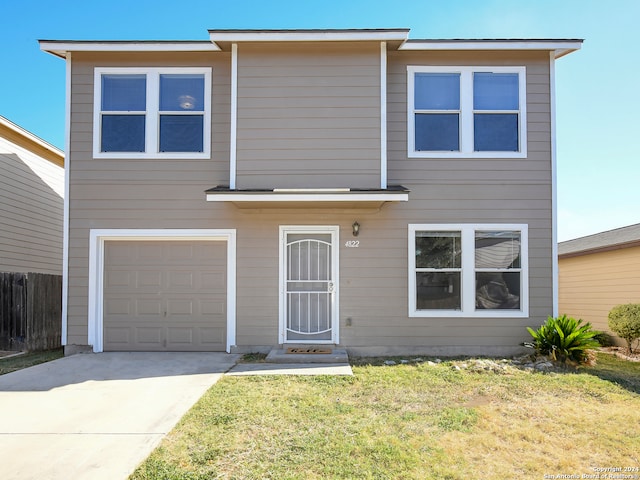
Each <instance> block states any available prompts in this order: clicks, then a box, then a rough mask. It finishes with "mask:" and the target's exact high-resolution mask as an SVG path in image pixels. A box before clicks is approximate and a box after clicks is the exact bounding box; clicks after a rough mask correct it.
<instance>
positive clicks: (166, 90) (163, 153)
mask: <svg viewBox="0 0 640 480" xmlns="http://www.w3.org/2000/svg"><path fill="white" fill-rule="evenodd" d="M94 91H95V98H94V136H93V143H94V145H93V152H94V157H96V158H209V156H210V138H211V120H210V119H211V112H210V105H211V69H210V68H142V69H140V68H96V69H95V90H94Z"/></svg>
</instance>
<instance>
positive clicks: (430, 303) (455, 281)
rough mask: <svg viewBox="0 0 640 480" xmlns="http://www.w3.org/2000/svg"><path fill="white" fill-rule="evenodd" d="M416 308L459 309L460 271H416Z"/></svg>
mask: <svg viewBox="0 0 640 480" xmlns="http://www.w3.org/2000/svg"><path fill="white" fill-rule="evenodd" d="M416 307H417V309H418V310H460V308H461V303H460V272H418V273H416Z"/></svg>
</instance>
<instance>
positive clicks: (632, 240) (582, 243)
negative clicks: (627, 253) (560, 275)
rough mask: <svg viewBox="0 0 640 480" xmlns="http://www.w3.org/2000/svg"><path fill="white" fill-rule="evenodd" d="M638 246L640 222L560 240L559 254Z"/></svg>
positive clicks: (581, 253)
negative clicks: (572, 238) (564, 240)
mask: <svg viewBox="0 0 640 480" xmlns="http://www.w3.org/2000/svg"><path fill="white" fill-rule="evenodd" d="M636 246H640V223H637V224H635V225H629V226H628V227H622V228H616V229H614V230H608V231H606V232H600V233H596V234H594V235H588V236H586V237H580V238H576V239H574V240H567V241H566V242H560V243H559V244H558V256H559V257H573V256H578V255H586V254H588V253H597V252H604V251H607V250H617V249H620V248H629V247H636Z"/></svg>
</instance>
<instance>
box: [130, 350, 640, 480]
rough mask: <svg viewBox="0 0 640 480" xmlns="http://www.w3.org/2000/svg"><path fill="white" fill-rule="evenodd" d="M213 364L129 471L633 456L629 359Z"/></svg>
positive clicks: (428, 469) (260, 475)
mask: <svg viewBox="0 0 640 480" xmlns="http://www.w3.org/2000/svg"><path fill="white" fill-rule="evenodd" d="M357 363H358V364H357V365H354V367H353V368H354V373H355V376H353V377H340V376H316V377H309V376H247V377H224V378H223V379H221V380H220V381H219V382H218V383H217V384H216V385H214V386H213V387H212V388H211V389H210V390H209V391H208V392H207V393H206V394H205V395H204V396H203V397H202V399H201V400H200V401H199V402H198V403H197V404H196V405H195V406H194V407H193V408H192V409H191V410H190V412H189V413H188V414H187V415H186V416H185V417H184V418H183V419H182V421H181V422H180V423H179V425H178V426H177V427H176V428H175V429H174V431H173V432H171V434H170V435H168V436H167V438H166V439H165V440H164V441H163V442H162V444H161V445H160V446H159V447H158V448H157V449H156V450H155V451H154V452H153V453H152V455H151V456H150V457H149V458H148V459H147V460H146V461H145V462H144V463H143V464H142V465H141V466H140V467H139V468H138V469H137V470H136V472H134V474H133V475H132V477H131V478H132V479H135V480H141V479H149V480H151V479H153V480H158V479H199V480H200V479H202V480H203V479H215V478H224V479H300V478H304V479H346V478H349V479H485V478H543V477H544V475H545V474H546V475H556V474H577V475H579V476H580V475H581V474H583V473H593V468H594V467H617V466H622V467H624V466H626V467H637V466H640V453H639V452H640V431H639V430H638V425H639V424H640V364H639V363H631V362H624V361H621V360H619V359H616V358H614V357H611V356H607V355H602V354H601V355H599V358H598V364H597V365H596V366H595V367H585V368H581V369H580V370H578V371H577V372H575V373H551V374H548V373H547V374H543V373H532V372H526V371H521V370H517V369H515V368H510V369H508V370H507V371H506V372H505V373H492V372H477V371H471V370H464V369H463V370H461V371H458V370H456V369H454V368H453V365H454V364H460V363H461V362H460V361H458V362H443V363H441V364H438V365H428V364H427V363H422V362H421V363H410V364H398V365H393V366H386V365H383V364H380V363H381V362H379V361H372V362H367V361H365V362H363V361H360V362H357Z"/></svg>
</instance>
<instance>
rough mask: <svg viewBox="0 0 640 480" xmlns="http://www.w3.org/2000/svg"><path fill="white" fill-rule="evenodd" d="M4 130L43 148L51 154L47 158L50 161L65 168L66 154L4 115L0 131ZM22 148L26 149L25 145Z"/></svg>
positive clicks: (1, 118)
mask: <svg viewBox="0 0 640 480" xmlns="http://www.w3.org/2000/svg"><path fill="white" fill-rule="evenodd" d="M3 129H4V130H8V131H9V132H11V133H13V134H15V135H16V136H17V137H20V138H22V139H24V140H26V141H27V142H28V143H30V144H32V145H36V146H38V147H40V148H43V149H44V150H45V151H46V152H48V153H49V156H48V158H46V159H47V160H48V161H50V162H51V163H53V164H55V165H58V166H60V167H63V166H64V152H63V151H62V150H60V149H59V148H58V147H56V146H54V145H51V144H50V143H49V142H47V141H46V140H43V139H42V138H40V137H38V136H37V135H34V134H33V133H31V132H30V131H28V130H25V129H24V128H22V127H21V126H20V125H17V124H15V123H13V122H12V121H11V120H9V119H8V118H5V117H3V116H2V115H0V130H3ZM8 140H9V141H12V142H14V143H15V141H14V140H12V139H11V138H8ZM22 147H23V148H26V147H25V146H24V145H22Z"/></svg>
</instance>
